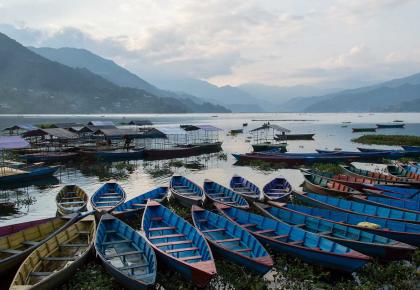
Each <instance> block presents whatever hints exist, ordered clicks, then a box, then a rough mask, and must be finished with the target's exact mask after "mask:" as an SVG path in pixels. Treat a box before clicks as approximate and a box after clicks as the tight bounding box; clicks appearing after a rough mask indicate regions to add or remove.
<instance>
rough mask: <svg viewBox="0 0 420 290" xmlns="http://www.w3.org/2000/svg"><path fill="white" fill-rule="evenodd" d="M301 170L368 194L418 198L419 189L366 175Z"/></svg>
mask: <svg viewBox="0 0 420 290" xmlns="http://www.w3.org/2000/svg"><path fill="white" fill-rule="evenodd" d="M301 171H302V172H304V173H307V174H310V175H314V176H320V177H322V178H324V179H328V180H331V181H334V182H337V183H341V184H344V185H347V186H348V187H351V188H353V189H355V190H358V191H360V192H362V193H366V194H368V195H375V196H379V197H386V198H391V199H411V198H414V197H416V196H417V195H418V196H419V198H420V195H419V193H420V190H417V189H412V188H407V187H406V186H404V185H402V186H403V187H399V186H401V185H399V184H395V183H392V182H386V181H384V182H382V181H376V180H374V179H371V178H368V177H357V176H349V175H344V174H337V175H334V174H332V173H328V172H319V171H315V170H309V169H301ZM388 184H390V185H388ZM397 185H399V186H397Z"/></svg>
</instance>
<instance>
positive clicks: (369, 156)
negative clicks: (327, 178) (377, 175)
mask: <svg viewBox="0 0 420 290" xmlns="http://www.w3.org/2000/svg"><path fill="white" fill-rule="evenodd" d="M316 151H317V152H318V153H320V154H335V155H340V156H359V157H363V158H366V159H378V158H385V157H393V156H392V153H391V152H389V151H386V150H384V151H372V152H357V151H342V150H320V149H316Z"/></svg>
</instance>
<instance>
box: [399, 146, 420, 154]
mask: <svg viewBox="0 0 420 290" xmlns="http://www.w3.org/2000/svg"><path fill="white" fill-rule="evenodd" d="M401 147H402V148H403V149H404V150H405V151H409V152H418V153H420V146H401Z"/></svg>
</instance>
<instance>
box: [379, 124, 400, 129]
mask: <svg viewBox="0 0 420 290" xmlns="http://www.w3.org/2000/svg"><path fill="white" fill-rule="evenodd" d="M404 126H405V124H404V123H399V124H376V127H377V128H378V129H391V128H404Z"/></svg>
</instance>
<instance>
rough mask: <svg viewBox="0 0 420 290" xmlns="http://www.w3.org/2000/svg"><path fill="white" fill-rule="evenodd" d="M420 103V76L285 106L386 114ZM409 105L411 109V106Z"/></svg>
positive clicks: (296, 99) (298, 100)
mask: <svg viewBox="0 0 420 290" xmlns="http://www.w3.org/2000/svg"><path fill="white" fill-rule="evenodd" d="M418 100H420V73H418V74H414V75H411V76H408V77H404V78H399V79H393V80H390V81H386V82H382V83H379V84H376V85H371V86H367V87H361V88H357V89H352V90H344V91H340V92H336V93H332V94H327V95H322V96H315V97H305V98H294V99H291V100H289V101H287V102H285V103H284V104H283V105H282V108H283V109H284V108H286V109H287V110H289V111H304V112H383V111H394V110H399V111H401V110H402V111H404V110H413V109H414V108H415V107H418V105H416V104H417V103H416V102H417V101H418ZM409 104H411V105H412V107H411V108H410V107H409Z"/></svg>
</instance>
